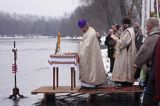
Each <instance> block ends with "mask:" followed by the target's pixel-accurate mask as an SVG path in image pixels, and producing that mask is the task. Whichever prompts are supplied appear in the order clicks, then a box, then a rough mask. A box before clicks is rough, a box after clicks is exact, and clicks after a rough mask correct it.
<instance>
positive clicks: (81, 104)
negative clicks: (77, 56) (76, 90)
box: [0, 38, 138, 106]
mask: <svg viewBox="0 0 160 106" xmlns="http://www.w3.org/2000/svg"><path fill="white" fill-rule="evenodd" d="M14 40H15V41H16V46H17V49H18V52H17V57H18V59H17V65H18V73H17V86H18V88H19V89H20V93H21V94H23V95H24V96H26V98H23V99H20V100H17V101H13V100H12V99H8V97H9V95H11V94H12V89H13V87H14V74H13V73H12V63H13V52H12V49H13V41H14ZM78 42H79V41H78V40H65V39H64V40H62V43H61V48H62V49H61V52H77V47H78ZM55 45H56V39H54V38H43V39H11V38H10V39H0V106H41V105H44V106H55V105H57V106H70V105H72V106H86V105H88V104H87V103H86V100H85V99H84V100H83V99H81V100H79V101H76V100H75V101H76V102H75V101H74V103H73V102H70V103H69V104H68V102H67V103H66V102H64V101H63V102H62V101H57V102H56V104H52V103H51V105H46V104H45V103H41V101H42V99H43V95H42V94H38V95H31V91H32V90H34V89H36V88H37V87H39V86H51V85H52V70H51V68H50V66H49V64H48V59H49V55H50V54H53V53H54V50H55ZM60 70H62V72H60V75H61V76H60V85H69V84H70V74H69V73H68V72H66V71H67V70H69V69H67V68H66V69H60ZM64 73H65V74H64ZM77 83H78V73H77ZM84 98H85V95H84ZM125 101H129V100H128V99H125ZM89 105H92V106H97V105H100V106H113V105H119V102H118V100H117V99H115V97H113V98H112V99H111V97H109V96H108V95H100V96H99V98H98V99H97V102H95V103H94V104H89ZM123 105H124V104H123ZM124 106H138V105H135V104H134V102H132V99H131V100H130V102H127V104H125V105H124Z"/></svg>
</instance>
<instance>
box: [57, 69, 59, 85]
mask: <svg viewBox="0 0 160 106" xmlns="http://www.w3.org/2000/svg"><path fill="white" fill-rule="evenodd" d="M56 82H57V87H58V85H59V68H58V67H57V68H56Z"/></svg>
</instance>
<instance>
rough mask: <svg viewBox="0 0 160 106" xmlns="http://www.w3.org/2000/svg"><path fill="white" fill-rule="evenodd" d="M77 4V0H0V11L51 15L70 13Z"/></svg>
mask: <svg viewBox="0 0 160 106" xmlns="http://www.w3.org/2000/svg"><path fill="white" fill-rule="evenodd" d="M77 6H78V0H0V11H4V12H9V13H19V14H33V15H40V16H52V17H61V16H63V15H64V13H66V12H67V13H71V12H73V10H74V9H75V8H76V7H77Z"/></svg>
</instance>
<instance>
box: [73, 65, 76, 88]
mask: <svg viewBox="0 0 160 106" xmlns="http://www.w3.org/2000/svg"><path fill="white" fill-rule="evenodd" d="M73 76H74V87H76V71H75V68H74V70H73Z"/></svg>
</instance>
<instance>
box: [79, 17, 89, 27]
mask: <svg viewBox="0 0 160 106" xmlns="http://www.w3.org/2000/svg"><path fill="white" fill-rule="evenodd" d="M86 25H87V21H86V20H84V19H80V20H79V21H78V26H79V28H83V27H84V26H86Z"/></svg>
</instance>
